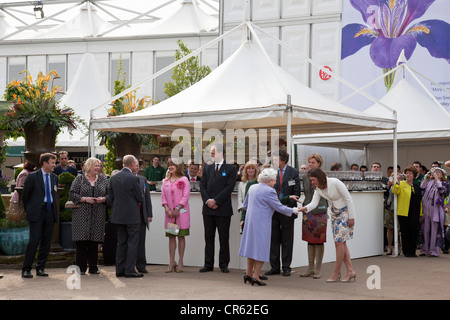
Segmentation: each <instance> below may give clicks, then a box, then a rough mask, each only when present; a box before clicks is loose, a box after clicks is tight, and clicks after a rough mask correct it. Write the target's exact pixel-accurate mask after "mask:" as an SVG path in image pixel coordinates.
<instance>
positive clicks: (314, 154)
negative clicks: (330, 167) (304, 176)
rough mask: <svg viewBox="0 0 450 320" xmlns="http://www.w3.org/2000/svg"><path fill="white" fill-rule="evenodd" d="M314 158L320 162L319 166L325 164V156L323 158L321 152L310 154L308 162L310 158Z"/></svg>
mask: <svg viewBox="0 0 450 320" xmlns="http://www.w3.org/2000/svg"><path fill="white" fill-rule="evenodd" d="M313 158H314V159H316V160H317V162H318V163H319V167H321V166H322V165H323V158H322V156H321V155H320V154H318V153H312V154H310V155H309V156H308V162H309V160H310V159H313Z"/></svg>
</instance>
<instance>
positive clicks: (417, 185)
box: [10, 145, 450, 286]
mask: <svg viewBox="0 0 450 320" xmlns="http://www.w3.org/2000/svg"><path fill="white" fill-rule="evenodd" d="M210 155H211V159H212V161H211V163H210V164H208V165H205V166H200V165H198V164H195V163H194V162H193V161H191V162H189V164H188V166H187V169H186V170H185V166H184V164H183V163H181V162H178V161H176V159H169V161H168V162H167V169H164V168H163V167H162V166H161V165H160V163H159V162H160V159H159V157H154V158H153V159H152V163H151V165H150V166H149V167H147V168H146V169H145V171H144V174H143V176H140V175H139V174H138V172H139V169H140V165H139V161H138V159H137V158H136V157H134V156H133V155H127V156H125V157H124V158H123V168H122V169H121V170H120V171H119V170H115V171H114V172H113V173H112V174H111V176H110V177H107V176H106V175H104V174H103V172H102V163H101V161H100V160H99V159H96V158H89V159H88V160H87V161H85V163H84V164H83V167H82V170H81V172H78V171H77V170H76V169H74V168H73V167H72V166H71V165H70V162H69V161H70V160H69V158H68V154H67V152H61V153H60V154H59V162H60V164H59V165H58V166H57V165H56V161H57V157H56V156H55V155H54V154H51V153H46V154H42V155H41V157H40V160H39V169H38V170H36V171H34V167H35V165H34V164H31V163H26V164H25V165H24V170H23V171H22V173H21V174H20V175H19V176H18V179H17V184H18V186H23V194H22V197H23V201H22V203H20V202H19V201H18V195H17V194H16V193H17V192H15V193H14V195H13V198H12V200H11V209H10V210H12V211H14V212H16V214H17V215H25V216H26V219H27V221H28V222H29V225H30V240H29V243H28V245H27V247H26V252H25V257H24V262H23V267H22V277H23V278H32V277H33V275H32V274H31V269H32V264H33V262H34V260H35V257H37V263H36V275H37V276H42V277H46V276H48V274H47V273H46V272H45V265H46V261H47V257H48V254H49V250H50V242H51V239H52V232H53V225H54V223H56V222H57V221H58V206H59V204H58V203H57V202H58V196H57V194H56V192H57V186H58V175H59V174H61V173H63V172H70V173H72V174H73V175H74V176H75V177H76V178H75V180H74V181H73V183H72V185H71V188H70V194H69V196H70V200H71V201H72V202H73V204H74V207H73V209H72V235H73V240H74V241H75V243H76V265H77V266H78V267H79V269H80V272H81V274H85V273H86V272H89V273H90V274H99V269H98V266H97V264H98V252H99V247H101V244H102V243H103V242H105V237H108V232H109V237H111V236H112V239H113V242H114V246H115V248H114V249H115V250H114V251H115V252H114V255H115V258H114V264H115V268H116V276H117V277H128V278H139V277H142V276H143V275H144V274H145V273H147V272H148V271H147V270H146V265H147V263H146V257H145V235H146V232H147V231H146V230H147V229H148V228H149V223H150V222H151V221H152V218H153V210H152V204H151V199H150V191H152V190H156V188H155V186H156V182H157V181H161V203H162V206H163V209H164V214H165V219H164V228H165V230H166V237H167V238H168V268H167V271H166V272H168V273H170V272H176V273H180V272H183V266H184V263H183V258H184V252H185V248H186V240H185V237H186V236H189V232H190V207H189V197H190V190H191V182H195V181H197V182H199V186H200V193H201V198H202V201H203V207H202V216H203V228H204V241H205V243H204V262H203V267H202V268H201V269H200V270H199V271H200V272H201V273H204V272H210V271H213V269H214V265H215V262H214V257H215V252H214V251H215V236H216V231H217V233H218V236H219V244H220V246H219V261H218V265H219V268H220V270H221V272H223V273H228V272H229V270H228V265H229V263H230V246H229V230H230V224H231V216H232V215H233V213H234V212H233V207H232V201H231V193H232V192H233V190H234V189H235V185H236V181H240V182H239V185H238V188H237V191H238V197H237V198H238V205H237V208H238V212H239V214H240V217H241V218H240V221H241V222H240V226H241V234H242V238H241V244H240V249H239V255H240V256H242V257H245V258H247V269H246V272H245V275H244V283H247V282H248V283H250V284H252V285H255V284H256V285H258V286H265V285H266V282H263V281H265V280H267V279H268V277H269V276H272V275H277V274H282V275H283V276H290V275H291V263H292V255H293V248H294V222H295V219H296V218H297V217H298V215H299V214H300V215H301V216H302V220H301V226H302V230H301V232H302V240H303V241H305V242H306V243H307V257H308V267H307V269H306V271H305V272H304V273H301V274H300V276H301V277H313V278H314V279H319V278H320V277H321V266H322V260H323V256H324V243H325V242H326V238H327V234H326V233H327V223H328V213H329V214H330V223H331V230H332V236H333V239H334V243H335V250H336V263H335V269H334V270H333V272H332V274H331V275H330V276H329V278H328V279H327V280H326V281H327V282H338V281H339V282H350V281H355V280H356V273H355V270H354V269H353V266H352V262H351V256H350V251H349V248H348V246H347V241H349V240H351V239H352V238H353V230H354V228H355V225H356V226H357V224H356V223H355V221H356V213H355V208H354V205H353V201H352V198H351V196H350V193H349V191H348V190H347V188H346V187H345V185H344V184H343V183H342V182H341V181H340V180H339V179H336V178H331V177H327V175H326V173H325V171H324V170H322V168H321V167H322V165H323V162H324V161H323V158H322V156H321V155H320V154H317V153H313V154H311V155H309V157H308V164H307V165H302V166H301V167H300V170H301V171H306V172H307V174H306V175H305V176H303V179H302V180H300V175H299V171H298V170H297V169H296V168H294V167H291V166H289V165H288V162H289V154H288V153H287V152H286V151H284V150H280V151H279V152H278V153H276V154H272V155H271V161H270V162H268V163H265V164H262V163H261V162H259V161H258V160H257V159H251V160H250V161H249V162H248V163H246V164H245V165H244V166H242V167H240V168H239V167H237V166H235V165H234V164H229V163H227V162H226V161H225V160H224V155H223V146H221V145H214V146H213V147H212V148H211V152H210ZM445 165H446V168H447V169H450V161H448V162H447V163H446V164H445ZM441 166H442V165H441V164H440V163H439V162H434V163H433V164H432V168H431V170H429V171H428V170H427V169H426V168H424V166H422V165H421V164H420V162H415V163H414V164H413V165H412V166H409V167H407V168H405V169H404V170H403V173H401V172H400V168H399V167H398V170H397V172H396V173H394V172H393V170H392V167H390V168H388V170H387V176H386V177H383V183H384V185H385V197H384V201H385V203H384V207H385V212H384V221H385V228H386V231H387V232H386V239H387V241H386V247H387V254H388V255H390V254H392V252H393V249H392V242H393V234H394V232H393V228H394V223H393V220H394V212H393V210H394V208H393V203H394V201H393V197H394V195H397V197H398V206H397V212H396V213H397V217H398V225H399V231H400V235H401V237H400V239H399V240H400V241H399V242H400V244H401V248H402V252H403V254H404V255H405V256H406V257H414V256H416V250H417V249H418V248H420V250H421V251H420V255H426V256H439V254H440V251H441V250H442V251H443V252H444V253H448V244H449V243H448V241H447V239H446V237H445V235H444V233H445V231H446V229H447V227H448V223H449V221H448V217H447V215H446V213H445V210H446V208H448V203H446V201H448V200H445V199H446V198H447V199H448V193H449V188H448V181H447V175H446V171H445V169H443V168H442V167H441ZM365 169H367V167H365V166H358V165H356V164H355V165H352V167H351V170H361V171H364V170H365ZM330 170H342V165H341V164H340V163H334V164H333V165H332V167H331V168H330ZM371 171H381V164H380V163H374V164H373V165H372V167H371ZM394 175H396V178H397V179H396V183H394V179H393V177H394ZM300 190H302V191H303V193H304V199H302V202H300V200H299V199H300V196H301V191H300ZM108 207H110V208H111V217H110V223H111V224H112V225H114V228H112V229H111V230H109V231H108V230H105V222H106V220H107V209H108ZM177 250H178V260H177V261H175V257H176V252H177ZM36 253H37V255H36ZM264 262H269V263H270V269H269V270H268V271H267V272H265V273H264V274H263V273H262V271H261V270H262V267H263V264H264ZM342 264H344V266H345V268H346V274H345V276H344V275H343V276H341V268H342Z"/></svg>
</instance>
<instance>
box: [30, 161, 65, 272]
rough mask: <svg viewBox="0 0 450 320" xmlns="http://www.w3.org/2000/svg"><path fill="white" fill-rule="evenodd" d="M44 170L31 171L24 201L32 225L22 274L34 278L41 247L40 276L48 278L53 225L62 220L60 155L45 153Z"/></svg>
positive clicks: (37, 269)
mask: <svg viewBox="0 0 450 320" xmlns="http://www.w3.org/2000/svg"><path fill="white" fill-rule="evenodd" d="M39 164H40V166H41V169H39V170H37V171H35V172H31V173H30V174H29V175H28V177H27V179H26V180H25V184H24V186H23V192H22V200H23V205H24V207H25V212H26V219H27V221H28V223H29V225H30V240H29V241H28V244H27V247H26V250H25V257H24V260H23V266H22V277H23V278H33V275H32V274H31V267H32V264H33V261H34V257H35V255H36V251H37V250H38V246H39V253H38V256H37V265H36V275H37V276H41V277H47V276H48V274H47V273H45V271H44V269H45V264H46V262H47V257H48V254H49V252H50V246H51V241H52V233H53V225H54V223H56V222H58V206H59V205H58V195H57V191H58V176H57V175H56V174H54V173H53V170H54V169H55V166H56V156H55V155H54V154H51V153H44V154H41V156H40V159H39Z"/></svg>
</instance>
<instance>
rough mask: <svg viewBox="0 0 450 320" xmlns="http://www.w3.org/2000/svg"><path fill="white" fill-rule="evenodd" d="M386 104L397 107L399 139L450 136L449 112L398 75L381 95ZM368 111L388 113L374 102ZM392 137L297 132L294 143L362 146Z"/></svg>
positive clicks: (376, 113)
mask: <svg viewBox="0 0 450 320" xmlns="http://www.w3.org/2000/svg"><path fill="white" fill-rule="evenodd" d="M380 102H383V103H384V104H385V105H388V106H390V107H391V108H393V109H395V110H396V111H397V119H398V125H397V132H398V141H399V142H401V141H405V142H406V141H418V140H434V139H450V115H449V114H448V112H447V111H446V110H445V109H444V108H442V107H441V106H439V105H438V104H437V103H436V102H435V101H433V100H432V99H430V98H429V97H428V96H426V95H425V94H423V93H422V92H420V91H419V90H417V88H415V87H413V86H412V84H411V83H410V82H409V81H408V80H406V79H401V80H400V81H399V82H398V83H397V84H396V85H395V86H394V87H392V88H391V90H389V92H388V93H387V94H386V95H385V96H384V97H383V98H381V99H380ZM364 113H367V114H368V115H380V116H387V115H388V114H389V113H387V110H386V109H385V108H383V107H382V106H380V105H379V104H377V103H375V104H374V105H372V106H371V107H369V108H368V109H367V110H365V111H364ZM390 141H392V133H390V132H388V131H377V132H375V131H374V132H358V133H339V134H336V135H333V136H330V135H324V134H311V135H298V136H295V137H294V143H298V144H314V145H325V146H334V147H347V148H349V147H353V148H363V147H364V146H366V145H367V144H369V143H372V144H373V143H385V142H390Z"/></svg>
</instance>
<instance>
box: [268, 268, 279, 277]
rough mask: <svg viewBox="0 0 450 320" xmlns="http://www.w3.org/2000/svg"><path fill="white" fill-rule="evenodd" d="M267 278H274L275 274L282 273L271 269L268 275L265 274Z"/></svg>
mask: <svg viewBox="0 0 450 320" xmlns="http://www.w3.org/2000/svg"><path fill="white" fill-rule="evenodd" d="M264 274H265V275H266V276H273V275H274V274H280V271H275V270H273V269H270V270H269V271H267V272H266V273H264Z"/></svg>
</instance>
